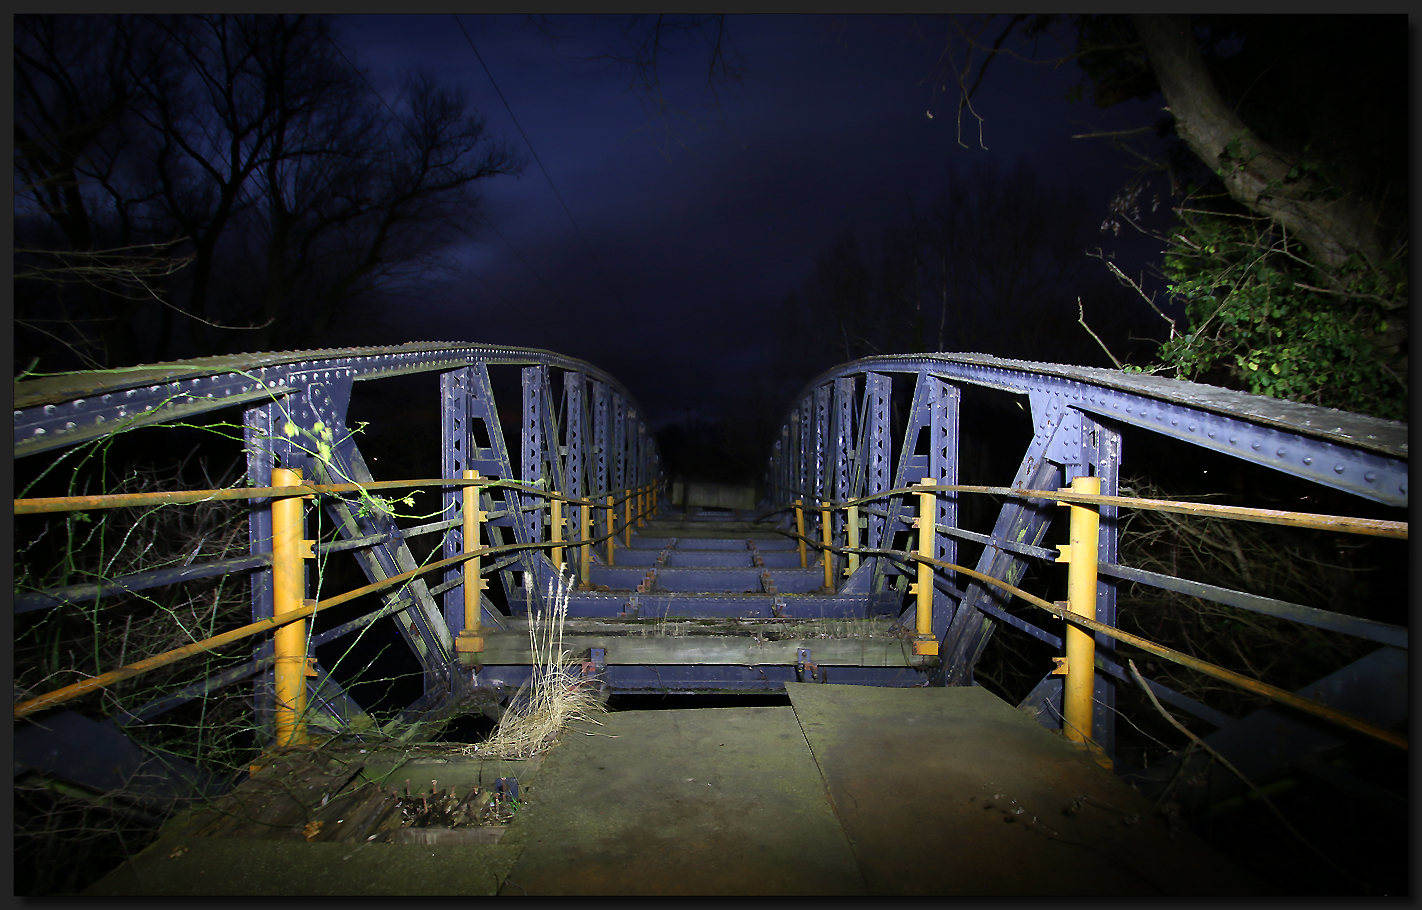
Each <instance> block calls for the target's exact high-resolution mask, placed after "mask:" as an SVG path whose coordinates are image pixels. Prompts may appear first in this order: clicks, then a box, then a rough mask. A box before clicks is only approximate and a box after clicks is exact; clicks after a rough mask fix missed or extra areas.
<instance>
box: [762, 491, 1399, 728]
mask: <svg viewBox="0 0 1422 910" xmlns="http://www.w3.org/2000/svg"><path fill="white" fill-rule="evenodd" d="M1099 489H1100V480H1099V478H1095V477H1078V478H1076V479H1075V480H1074V481H1073V482H1072V486H1071V487H1070V488H1066V489H1062V490H1057V491H1047V490H1020V489H1012V488H1008V487H983V486H970V485H964V484H954V485H951V486H939V485H937V484H936V483H935V482H934V480H933V478H924V479H923V481H922V483H920V484H916V485H914V486H908V487H902V488H899V489H894V490H886V491H884V492H882V493H878V494H874V495H872V496H865V497H861V498H858V499H851V500H844V501H839V502H836V501H830V500H821V501H820V503H819V510H818V511H819V514H820V531H821V536H820V537H819V538H818V539H816V538H814V537H812V536H810V535H807V534H806V533H805V511H806V510H805V507H804V505H805V504H804V500H803V499H796V500H795V501H794V502H793V503H792V504H791V505H790V506H786V507H781V509H780V510H776V511H781V510H790V509H793V511H794V513H795V527H796V530H795V531H794V532H790V531H788V530H785V531H782V532H781V533H783V534H785V535H787V536H789V537H792V538H794V539H795V540H796V541H797V542H798V545H799V551H800V564H801V567H802V568H804V567H806V565H807V562H808V556H807V547H812V548H815V549H816V550H817V551H818V552H819V553H820V554H821V557H820V559H821V562H822V564H823V566H824V570H825V583H826V586H827V587H830V586H832V579H834V577H835V572H834V568H835V557H836V556H840V555H842V556H844V557H846V568H845V569H844V571H843V574H844V575H852V574H853V573H854V572H855V571H858V569H859V564H858V560H859V559H860V558H861V557H864V556H879V557H887V558H891V559H895V560H899V561H902V562H904V563H913V564H916V566H917V570H916V571H917V577H916V580H915V581H914V582H913V583H911V584H910V585H909V593H910V594H912V595H913V596H914V598H915V608H914V609H915V617H914V619H915V638H914V654H915V655H918V656H920V657H925V658H931V657H936V656H937V655H938V645H939V642H938V639H937V638H936V636H934V634H933V589H934V581H935V573H936V572H949V571H951V572H960V573H962V574H964V575H966V576H968V577H970V578H975V579H977V580H978V581H981V582H984V583H986V584H990V585H992V586H994V587H996V588H998V589H1001V590H1003V591H1006V592H1008V593H1009V594H1011V595H1013V596H1014V597H1017V598H1020V599H1021V600H1023V601H1024V602H1025V603H1028V604H1031V605H1032V606H1034V607H1038V608H1040V609H1042V610H1044V611H1046V612H1048V613H1050V614H1052V615H1053V616H1055V617H1056V618H1058V619H1061V620H1064V621H1066V622H1067V623H1068V628H1067V636H1066V639H1065V656H1063V657H1060V658H1056V663H1057V667H1056V669H1055V670H1053V673H1054V674H1058V675H1063V676H1065V692H1064V698H1063V722H1064V723H1063V730H1064V735H1065V736H1066V737H1067V739H1068V740H1070V741H1074V742H1077V743H1081V744H1087V743H1091V742H1092V741H1093V740H1092V729H1093V725H1092V714H1093V701H1092V693H1093V691H1094V688H1095V666H1096V656H1095V644H1094V641H1093V639H1092V638H1091V636H1090V635H1088V634H1086V633H1085V632H1083V631H1081V630H1090V631H1091V632H1096V633H1100V634H1102V635H1106V636H1108V637H1110V638H1113V639H1115V640H1117V641H1120V642H1124V643H1126V644H1130V645H1132V646H1134V647H1137V648H1140V649H1141V650H1143V651H1148V652H1150V653H1151V654H1154V655H1156V656H1157V657H1160V658H1163V659H1165V660H1168V661H1171V662H1172V663H1176V664H1179V665H1181V666H1185V667H1189V668H1190V669H1192V670H1196V671H1198V672H1200V673H1204V674H1205V675H1207V676H1211V677H1213V678H1215V679H1219V680H1221V681H1223V682H1227V683H1229V684H1231V685H1234V686H1236V687H1238V688H1241V689H1245V690H1247V691H1250V692H1253V693H1254V694H1256V695H1262V696H1264V697H1265V698H1268V699H1270V700H1272V701H1275V702H1278V703H1279V704H1284V705H1288V706H1290V707H1292V708H1295V709H1297V710H1300V711H1303V712H1305V713H1307V714H1311V715H1313V716H1315V717H1319V718H1322V719H1323V720H1326V721H1329V722H1331V723H1334V724H1338V725H1340V726H1343V727H1347V728H1349V729H1351V730H1354V731H1356V732H1359V733H1362V734H1364V735H1366V736H1369V737H1372V738H1373V739H1376V740H1379V741H1381V742H1385V743H1388V744H1390V745H1393V746H1397V747H1399V748H1403V749H1406V748H1407V738H1406V737H1405V736H1402V735H1401V734H1399V733H1397V732H1395V731H1393V730H1389V729H1387V728H1385V727H1380V726H1378V725H1377V724H1373V723H1370V722H1368V721H1366V720H1364V719H1362V718H1359V717H1355V716H1353V715H1351V714H1348V713H1346V712H1343V711H1338V710H1337V709H1334V708H1332V707H1329V706H1328V705H1326V704H1323V703H1322V702H1319V701H1315V700H1313V699H1307V698H1303V697H1301V696H1299V695H1297V694H1295V693H1293V692H1288V691H1285V690H1283V689H1280V688H1278V687H1277V686H1272V685H1269V684H1268V683H1265V682H1263V681H1261V680H1257V679H1252V678H1250V677H1247V676H1244V675H1243V674H1240V673H1235V672H1234V671H1232V670H1228V669H1226V668H1224V667H1220V666H1216V665H1215V664H1212V663H1209V662H1207V661H1203V660H1200V659H1198V658H1195V657H1192V656H1191V655H1189V654H1185V653H1183V652H1180V651H1177V650H1174V649H1171V648H1167V647H1165V646H1163V645H1160V644H1158V643H1156V642H1152V641H1148V640H1147V639H1144V638H1142V637H1140V636H1137V635H1133V634H1131V633H1129V632H1126V631H1123V630H1121V629H1119V628H1116V627H1114V626H1110V625H1107V624H1104V623H1101V622H1097V621H1096V590H1097V589H1096V583H1097V575H1098V572H1100V571H1102V569H1103V568H1104V569H1106V570H1107V571H1110V570H1112V569H1124V568H1126V567H1122V566H1115V565H1109V564H1108V565H1107V566H1105V567H1103V566H1102V565H1101V563H1100V561H1099V558H1098V556H1099V554H1098V552H1097V541H1098V533H1097V513H1096V511H1095V509H1093V508H1091V507H1092V506H1096V507H1097V508H1099V507H1100V506H1102V505H1110V506H1116V507H1125V508H1136V509H1143V510H1152V511H1162V512H1176V513H1180V514H1187V515H1208V516H1211V517H1214V518H1223V519H1229V520H1235V521H1253V522H1260V523H1266V524H1275V525H1284V526H1288V527H1303V528H1326V529H1328V530H1333V531H1340V532H1344V533H1351V534H1362V535H1370V536H1377V537H1388V538H1394V539H1401V540H1406V539H1407V536H1408V524H1407V522H1399V521H1382V520H1378V519H1364V518H1350V517H1345V516H1336V515H1320V514H1316V513H1304V512H1289V511H1283V510H1273V509H1250V508H1242V507H1235V506H1221V505H1211V504H1202V503H1192V502H1182V501H1171V500H1161V499H1141V498H1137V497H1129V496H1103V495H1101V494H1100V493H1099V492H1097V491H1098V490H1099ZM949 492H954V493H980V494H991V495H997V496H1014V497H1017V498H1021V499H1034V500H1048V501H1053V502H1056V503H1057V504H1058V505H1062V506H1067V507H1069V508H1070V511H1071V515H1070V517H1071V528H1070V540H1071V542H1070V543H1069V544H1062V545H1059V547H1058V550H1059V551H1060V552H1059V553H1056V554H1053V553H1052V551H1050V550H1045V549H1042V548H1037V547H1031V548H1023V549H1026V550H1030V551H1032V552H1029V553H1027V554H1025V555H1030V556H1036V557H1045V558H1049V559H1053V560H1054V561H1055V562H1065V563H1068V565H1069V569H1068V591H1069V594H1068V599H1067V600H1066V601H1059V602H1052V601H1048V600H1045V599H1043V598H1041V597H1038V596H1037V595H1035V594H1032V593H1030V592H1028V591H1025V590H1023V589H1021V588H1019V587H1017V586H1015V585H1012V584H1009V583H1007V582H1005V581H1003V580H1001V579H998V578H994V577H992V576H991V575H987V574H984V573H981V572H977V571H975V570H973V569H969V568H967V567H965V566H960V565H955V564H953V563H949V562H945V561H943V560H940V559H935V558H933V557H932V556H930V555H929V554H931V553H933V552H934V539H935V535H936V534H937V533H939V532H942V533H949V534H953V533H958V531H959V529H956V528H949V527H943V526H940V525H937V524H936V523H935V522H934V520H933V516H935V515H936V514H937V498H938V496H939V495H940V494H942V493H949ZM907 494H913V495H916V496H917V498H918V508H917V514H916V516H915V517H914V519H913V521H912V527H913V528H914V530H915V531H916V532H917V535H918V540H917V544H918V545H917V547H916V548H915V549H914V550H912V551H904V550H893V549H886V548H866V547H860V546H858V541H857V538H858V525H859V512H860V511H861V510H862V509H863V507H864V504H865V503H869V502H874V501H877V500H883V499H888V498H890V497H894V496H904V495H907ZM840 510H843V511H844V512H845V518H846V520H845V522H844V528H845V529H846V531H845V533H844V536H843V537H841V538H839V540H840V541H841V542H840V543H835V542H834V540H833V538H832V526H833V522H832V521H831V515H832V513H833V512H836V511H840ZM766 514H770V513H766ZM1162 578H1168V576H1162ZM1197 593H1198V592H1197ZM1228 593H1230V594H1243V593H1244V592H1228ZM1202 596H1208V595H1207V594H1206V595H1202ZM1210 599H1216V598H1210ZM1258 600H1259V601H1261V602H1266V601H1267V599H1266V598H1258ZM1269 603H1272V604H1280V603H1281V602H1278V601H1272V602H1269ZM1252 606H1254V607H1255V608H1256V609H1257V608H1258V607H1259V606H1260V604H1254V605H1252ZM1286 606H1289V607H1292V608H1293V610H1290V611H1287V612H1286V611H1282V610H1274V611H1270V612H1272V613H1273V614H1274V615H1283V617H1284V618H1287V619H1290V620H1293V621H1295V622H1302V623H1305V624H1308V625H1314V626H1320V627H1323V628H1334V629H1338V630H1340V631H1345V632H1348V633H1350V634H1354V635H1358V636H1359V637H1363V638H1367V639H1370V640H1373V641H1380V642H1382V643H1387V644H1393V645H1398V646H1401V647H1406V646H1407V630H1406V629H1405V628H1402V627H1400V626H1393V625H1389V624H1386V623H1380V622H1376V621H1373V620H1366V619H1360V618H1358V617H1352V616H1347V615H1346V614H1341V613H1333V612H1331V611H1327V610H1317V609H1314V608H1308V607H1301V606H1300V605H1297V604H1289V605H1286ZM1301 611H1311V614H1312V615H1309V614H1306V613H1302V612H1301ZM1288 614H1292V615H1288ZM1036 631H1037V632H1038V633H1039V635H1046V634H1047V633H1045V632H1044V631H1043V630H1040V629H1037V630H1036Z"/></svg>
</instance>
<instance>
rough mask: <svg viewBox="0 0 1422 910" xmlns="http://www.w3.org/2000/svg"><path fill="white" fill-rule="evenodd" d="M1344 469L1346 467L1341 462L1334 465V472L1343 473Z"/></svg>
mask: <svg viewBox="0 0 1422 910" xmlns="http://www.w3.org/2000/svg"><path fill="white" fill-rule="evenodd" d="M1344 470H1345V468H1344V467H1343V465H1342V464H1341V463H1340V464H1336V465H1334V466H1333V473H1335V474H1342V473H1343V471H1344Z"/></svg>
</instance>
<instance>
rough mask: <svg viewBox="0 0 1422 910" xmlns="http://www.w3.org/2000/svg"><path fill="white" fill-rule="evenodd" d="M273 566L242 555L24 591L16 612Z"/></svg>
mask: <svg viewBox="0 0 1422 910" xmlns="http://www.w3.org/2000/svg"><path fill="white" fill-rule="evenodd" d="M270 564H271V555H270V554H268V553H258V554H256V555H253V556H239V557H236V558H234V559H219V560H214V561H212V562H202V563H198V564H197V565H188V566H175V567H172V568H167V569H154V570H153V571H151V572H136V573H134V574H133V575H123V576H120V577H118V578H110V579H105V580H104V581H100V582H95V583H94V584H84V585H67V586H65V587H62V588H50V589H48V590H45V591H24V592H21V593H18V594H16V595H15V612H16V613H28V612H30V611H32V610H45V609H50V608H52V607H58V606H60V605H62V604H67V603H69V604H77V603H87V602H88V601H91V600H98V599H99V598H100V597H106V596H111V595H114V594H132V593H134V592H137V591H145V590H147V589H149V588H159V587H162V586H164V585H171V584H177V583H178V582H182V581H196V580H197V579H200V578H212V577H213V576H216V575H230V574H232V573H233V572H242V571H245V570H249V569H259V568H261V567H263V566H267V565H270Z"/></svg>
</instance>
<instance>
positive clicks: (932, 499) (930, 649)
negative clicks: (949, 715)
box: [913, 477, 938, 656]
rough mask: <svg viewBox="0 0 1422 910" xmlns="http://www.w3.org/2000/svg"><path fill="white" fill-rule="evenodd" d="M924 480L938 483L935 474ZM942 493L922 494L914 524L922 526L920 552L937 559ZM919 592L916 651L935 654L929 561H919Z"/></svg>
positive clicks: (916, 612) (926, 492)
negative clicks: (933, 476)
mask: <svg viewBox="0 0 1422 910" xmlns="http://www.w3.org/2000/svg"><path fill="white" fill-rule="evenodd" d="M921 483H922V484H923V485H924V486H926V487H931V486H933V485H934V483H935V481H934V479H933V478H932V477H925V478H923V480H922V481H921ZM937 519H938V494H937V493H933V492H931V491H923V492H920V493H919V494H918V518H917V519H915V520H914V523H913V526H914V527H915V528H918V555H920V556H926V557H928V558H929V559H936V558H937V557H936V556H935V555H934V551H935V550H936V549H937V542H938V528H937V523H938V522H937ZM913 591H914V593H915V594H917V595H918V601H917V605H916V608H915V614H916V615H915V619H916V620H917V628H916V629H915V631H916V632H917V633H918V634H917V637H916V638H915V639H914V643H913V653H915V654H919V655H924V656H933V655H936V654H937V653H938V639H937V638H935V637H934V635H933V566H931V565H929V564H928V563H926V562H920V563H919V564H918V581H917V582H915V583H914V585H913Z"/></svg>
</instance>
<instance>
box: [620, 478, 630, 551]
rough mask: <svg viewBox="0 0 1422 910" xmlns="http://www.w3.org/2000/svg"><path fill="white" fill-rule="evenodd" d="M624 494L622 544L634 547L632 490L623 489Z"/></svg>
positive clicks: (628, 547)
mask: <svg viewBox="0 0 1422 910" xmlns="http://www.w3.org/2000/svg"><path fill="white" fill-rule="evenodd" d="M622 492H623V496H622V545H623V546H624V547H626V548H627V549H629V550H630V549H632V491H631V490H623V491H622Z"/></svg>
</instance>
